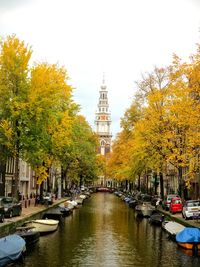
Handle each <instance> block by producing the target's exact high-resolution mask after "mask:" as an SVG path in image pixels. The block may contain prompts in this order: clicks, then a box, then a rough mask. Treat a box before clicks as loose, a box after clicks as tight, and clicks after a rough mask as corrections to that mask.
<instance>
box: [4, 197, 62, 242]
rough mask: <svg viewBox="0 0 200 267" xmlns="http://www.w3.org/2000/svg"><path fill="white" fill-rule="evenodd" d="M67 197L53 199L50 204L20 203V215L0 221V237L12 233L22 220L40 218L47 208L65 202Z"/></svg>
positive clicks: (21, 223)
mask: <svg viewBox="0 0 200 267" xmlns="http://www.w3.org/2000/svg"><path fill="white" fill-rule="evenodd" d="M66 200H67V199H66V198H65V199H60V200H54V202H53V204H52V205H50V206H44V205H37V206H35V205H34V203H31V204H30V203H29V204H30V205H27V206H26V205H25V203H23V205H22V214H21V216H15V217H12V218H5V220H4V222H3V223H0V237H3V236H5V235H8V234H12V233H14V232H15V231H16V228H17V227H19V226H21V225H23V223H24V222H26V221H29V220H33V219H39V218H42V215H43V214H44V213H45V212H46V211H47V210H49V209H51V208H53V207H56V206H58V205H59V204H61V203H63V202H65V201H66Z"/></svg>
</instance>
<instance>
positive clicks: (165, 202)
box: [162, 194, 180, 210]
mask: <svg viewBox="0 0 200 267" xmlns="http://www.w3.org/2000/svg"><path fill="white" fill-rule="evenodd" d="M173 197H179V198H180V196H179V195H176V194H171V195H167V196H166V198H165V199H164V200H163V202H162V207H163V209H164V210H169V207H170V203H171V200H172V198H173Z"/></svg>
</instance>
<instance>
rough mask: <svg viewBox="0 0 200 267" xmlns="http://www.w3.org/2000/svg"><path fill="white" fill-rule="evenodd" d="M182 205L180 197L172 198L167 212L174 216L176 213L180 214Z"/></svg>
mask: <svg viewBox="0 0 200 267" xmlns="http://www.w3.org/2000/svg"><path fill="white" fill-rule="evenodd" d="M182 209H183V203H182V200H181V198H180V197H173V198H172V199H171V203H170V206H169V211H170V212H171V213H172V214H174V213H177V212H182Z"/></svg>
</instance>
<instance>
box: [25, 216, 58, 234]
mask: <svg viewBox="0 0 200 267" xmlns="http://www.w3.org/2000/svg"><path fill="white" fill-rule="evenodd" d="M58 223H59V221H58V220H53V219H39V220H32V221H28V222H25V226H30V227H33V229H35V230H36V231H38V232H39V233H40V234H41V235H43V234H48V233H51V232H54V231H56V230H57V228H58Z"/></svg>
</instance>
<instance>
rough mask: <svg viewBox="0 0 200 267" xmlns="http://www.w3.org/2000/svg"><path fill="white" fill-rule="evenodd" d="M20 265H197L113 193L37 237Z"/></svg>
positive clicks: (87, 202) (91, 200)
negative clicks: (37, 240)
mask: <svg viewBox="0 0 200 267" xmlns="http://www.w3.org/2000/svg"><path fill="white" fill-rule="evenodd" d="M18 266H24V267H36V266H37V267H47V266H48V267H51V266H52V267H83V266H91V267H126V266H134V267H143V266H145V267H184V266H185V267H197V266H200V257H194V256H191V255H187V254H185V253H184V251H182V250H180V249H179V248H178V247H177V244H176V243H175V242H173V241H171V240H169V239H168V237H167V234H166V233H165V232H164V231H163V230H162V229H161V228H160V227H158V226H157V227H156V226H154V225H151V224H149V222H148V219H138V218H137V217H136V214H135V212H134V210H133V209H130V208H129V207H128V206H127V205H126V204H125V203H124V202H123V201H122V200H121V199H119V198H118V197H116V196H115V195H114V194H109V193H97V194H93V195H92V197H91V198H89V199H87V200H85V203H84V205H83V206H82V207H80V208H78V209H76V210H74V211H73V214H72V215H70V216H69V217H66V218H65V220H64V222H63V223H62V224H61V225H60V227H59V229H58V231H57V232H55V233H53V234H50V235H47V236H42V237H40V241H39V244H37V246H36V247H35V248H34V249H32V251H31V252H30V253H29V254H28V255H27V256H26V258H25V260H24V263H23V264H22V265H18Z"/></svg>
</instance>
